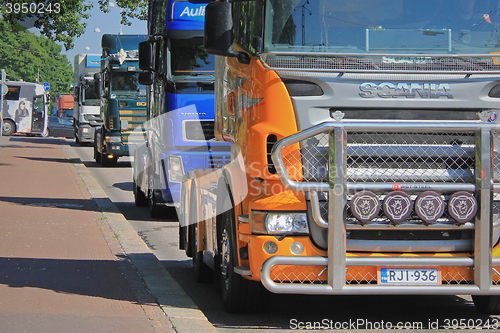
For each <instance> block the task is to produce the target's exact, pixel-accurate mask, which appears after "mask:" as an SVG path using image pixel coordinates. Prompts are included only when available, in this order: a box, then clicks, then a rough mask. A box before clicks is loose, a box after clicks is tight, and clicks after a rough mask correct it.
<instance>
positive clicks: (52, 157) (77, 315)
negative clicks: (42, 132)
mask: <svg viewBox="0 0 500 333" xmlns="http://www.w3.org/2000/svg"><path fill="white" fill-rule="evenodd" d="M59 142H60V141H59V140H58V139H55V138H29V137H21V136H14V137H10V138H9V137H0V332H37V333H38V332H120V333H123V332H134V333H136V332H174V329H173V328H172V322H171V321H170V320H169V318H168V317H167V316H165V314H164V312H163V311H162V309H161V308H160V307H159V306H158V304H156V302H155V300H154V298H153V297H152V296H151V295H150V294H149V292H148V291H147V290H146V288H145V286H144V283H143V281H142V280H141V279H140V277H139V275H138V274H137V272H136V270H135V268H134V266H132V264H131V261H130V260H128V258H126V257H125V255H124V253H123V250H122V246H121V245H120V243H119V242H118V240H117V239H116V237H115V234H114V232H112V231H111V230H110V228H109V226H108V224H107V221H106V219H105V218H104V217H103V216H104V215H103V213H102V212H101V210H100V208H99V206H98V205H97V204H96V201H95V200H93V198H92V197H91V195H90V194H89V191H88V190H87V187H86V186H85V184H84V183H83V181H82V178H80V177H79V175H78V173H77V170H76V168H75V166H74V165H73V164H72V163H71V161H70V160H68V159H67V157H66V152H65V148H64V146H63V145H61V144H59Z"/></svg>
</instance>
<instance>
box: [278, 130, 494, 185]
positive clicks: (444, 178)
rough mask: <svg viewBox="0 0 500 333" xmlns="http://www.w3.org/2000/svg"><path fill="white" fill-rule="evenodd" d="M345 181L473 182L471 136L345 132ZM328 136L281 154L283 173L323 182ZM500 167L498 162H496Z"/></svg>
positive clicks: (309, 140)
mask: <svg viewBox="0 0 500 333" xmlns="http://www.w3.org/2000/svg"><path fill="white" fill-rule="evenodd" d="M347 138H348V139H347V181H348V182H449V183H464V182H466V183H473V182H474V164H475V158H474V154H475V144H474V136H473V135H472V134H458V133H457V134H442V135H432V134H422V133H368V132H366V133H348V136H347ZM328 151H329V144H328V135H327V134H320V135H317V136H315V137H313V138H310V139H308V140H304V141H302V142H301V145H300V154H298V153H297V152H296V151H295V152H294V151H293V146H289V147H286V148H285V149H284V150H283V154H282V156H283V160H284V162H285V165H286V167H287V171H288V174H289V175H290V177H291V178H292V179H294V178H295V179H297V172H298V171H299V170H298V169H299V167H302V172H303V178H302V181H307V182H328V174H329V173H328ZM497 165H500V164H497Z"/></svg>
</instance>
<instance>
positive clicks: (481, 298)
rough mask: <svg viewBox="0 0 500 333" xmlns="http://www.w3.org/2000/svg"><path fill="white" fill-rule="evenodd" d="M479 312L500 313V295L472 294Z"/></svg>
mask: <svg viewBox="0 0 500 333" xmlns="http://www.w3.org/2000/svg"><path fill="white" fill-rule="evenodd" d="M472 300H473V301H474V306H475V307H476V310H477V312H480V313H486V314H491V315H497V314H500V295H472Z"/></svg>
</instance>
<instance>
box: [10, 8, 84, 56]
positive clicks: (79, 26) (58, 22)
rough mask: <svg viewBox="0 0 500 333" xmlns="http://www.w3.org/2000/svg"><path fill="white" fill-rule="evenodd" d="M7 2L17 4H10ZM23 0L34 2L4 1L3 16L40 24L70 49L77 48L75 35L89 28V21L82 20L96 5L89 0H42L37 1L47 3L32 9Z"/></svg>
mask: <svg viewBox="0 0 500 333" xmlns="http://www.w3.org/2000/svg"><path fill="white" fill-rule="evenodd" d="M7 3H12V4H13V5H7ZM22 3H25V4H30V3H29V2H28V1H26V0H8V1H2V7H1V10H2V11H1V13H2V16H3V18H4V19H5V20H6V21H7V22H9V23H10V24H11V25H15V24H16V23H18V22H20V21H21V24H22V25H23V26H25V27H27V28H32V27H36V28H38V29H40V33H41V34H42V35H44V36H45V37H47V38H50V39H53V40H55V41H58V42H62V43H64V46H65V48H66V49H71V48H73V40H74V38H76V37H79V36H81V35H82V34H83V33H84V32H85V28H86V24H85V23H83V22H81V21H82V19H84V18H88V17H89V16H90V15H89V14H88V13H86V12H87V11H89V10H90V9H91V8H92V4H89V3H88V0H57V1H53V0H40V1H36V2H34V3H35V4H38V3H43V4H44V6H43V7H42V6H40V8H37V10H30V8H29V7H26V9H27V10H23V8H22V7H19V5H17V4H22ZM14 4H16V6H17V10H13V9H16V7H14ZM49 4H50V7H49ZM20 8H21V10H19V9H20ZM33 8H34V7H33ZM26 11H27V12H26Z"/></svg>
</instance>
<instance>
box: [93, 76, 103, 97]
mask: <svg viewBox="0 0 500 333" xmlns="http://www.w3.org/2000/svg"><path fill="white" fill-rule="evenodd" d="M94 94H95V95H97V96H101V74H100V73H95V74H94Z"/></svg>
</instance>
